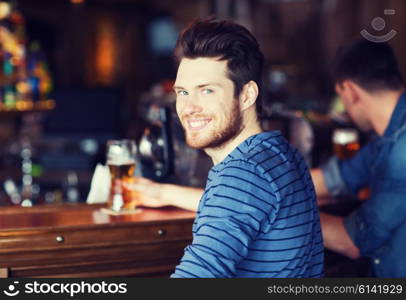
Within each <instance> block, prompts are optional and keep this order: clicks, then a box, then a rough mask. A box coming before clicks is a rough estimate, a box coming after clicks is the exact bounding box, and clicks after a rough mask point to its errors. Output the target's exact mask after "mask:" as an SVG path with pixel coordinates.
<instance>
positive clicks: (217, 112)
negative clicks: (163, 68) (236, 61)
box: [174, 58, 242, 149]
mask: <svg viewBox="0 0 406 300" xmlns="http://www.w3.org/2000/svg"><path fill="white" fill-rule="evenodd" d="M174 90H175V92H176V111H177V113H178V116H179V119H180V121H181V123H182V126H183V128H184V130H185V137H186V142H187V144H188V145H189V146H190V147H192V148H196V149H205V148H218V147H221V146H223V145H224V144H226V143H227V142H228V141H230V140H232V139H233V138H234V137H235V136H236V135H238V134H239V133H240V132H241V128H242V118H241V112H240V106H239V101H238V100H237V99H235V98H234V84H233V82H232V81H231V80H230V79H229V78H228V77H227V61H225V60H222V61H219V60H217V59H215V58H196V59H188V58H183V59H182V61H181V63H180V65H179V68H178V73H177V76H176V82H175V84H174Z"/></svg>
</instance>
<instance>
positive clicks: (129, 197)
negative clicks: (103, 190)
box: [107, 140, 137, 212]
mask: <svg viewBox="0 0 406 300" xmlns="http://www.w3.org/2000/svg"><path fill="white" fill-rule="evenodd" d="M136 152H137V151H136V146H135V143H134V141H132V140H109V141H108V142H107V166H108V167H109V170H110V175H111V188H110V197H109V202H108V206H109V208H110V209H112V210H114V211H116V212H119V211H128V210H135V208H136V207H135V205H136V197H135V195H133V193H131V191H127V190H124V189H123V187H122V183H123V182H126V181H127V182H132V181H133V179H134V178H133V176H134V171H135V155H136Z"/></svg>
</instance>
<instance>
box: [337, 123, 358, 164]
mask: <svg viewBox="0 0 406 300" xmlns="http://www.w3.org/2000/svg"><path fill="white" fill-rule="evenodd" d="M359 149H360V143H359V140H358V132H357V131H356V130H355V129H349V128H340V129H335V130H334V133H333V150H334V154H335V155H336V156H337V157H338V158H339V159H347V158H351V157H353V156H354V154H355V153H357V152H358V150H359Z"/></svg>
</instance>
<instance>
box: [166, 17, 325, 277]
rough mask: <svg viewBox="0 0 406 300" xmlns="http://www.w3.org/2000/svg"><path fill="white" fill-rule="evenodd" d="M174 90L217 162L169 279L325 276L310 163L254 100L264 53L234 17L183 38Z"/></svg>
mask: <svg viewBox="0 0 406 300" xmlns="http://www.w3.org/2000/svg"><path fill="white" fill-rule="evenodd" d="M175 55H176V57H177V59H178V62H179V68H178V73H177V76H176V82H175V85H174V90H175V92H176V95H177V97H176V109H177V113H178V116H179V118H180V120H181V123H182V126H183V128H184V131H185V136H186V141H187V143H188V145H189V146H191V147H193V148H197V149H204V151H205V152H206V153H207V154H208V155H209V156H210V157H211V158H212V160H213V162H214V166H213V167H212V169H211V170H210V172H209V176H208V180H207V184H206V188H205V191H204V194H203V196H202V197H201V199H200V202H199V205H198V209H197V216H196V220H195V222H194V225H193V242H192V244H191V245H189V246H188V247H186V249H185V254H184V256H183V258H182V259H181V262H180V264H179V265H178V266H177V267H176V270H175V273H174V274H173V275H172V277H223V278H224V277H320V276H322V275H323V243H322V238H321V232H320V223H319V214H318V209H317V205H316V200H315V193H314V188H313V184H312V181H311V178H310V174H309V171H308V169H307V167H306V165H305V163H304V161H303V159H302V157H301V156H300V154H299V153H298V152H297V150H294V149H293V148H291V147H290V145H289V144H288V143H287V142H286V140H285V139H284V138H283V137H282V136H281V134H280V133H279V132H262V130H261V127H260V125H259V121H258V115H257V110H256V106H257V103H258V95H259V82H260V78H261V71H262V64H263V55H262V53H261V52H260V49H259V45H258V43H257V41H256V40H255V38H254V37H253V36H252V34H251V33H250V32H249V31H248V30H247V29H245V28H244V27H242V26H240V25H238V24H236V23H233V22H230V21H216V20H206V21H197V22H194V23H193V24H191V25H190V26H189V27H188V28H186V29H185V30H184V31H183V33H182V34H181V36H180V37H179V40H178V43H177V47H176V50H175Z"/></svg>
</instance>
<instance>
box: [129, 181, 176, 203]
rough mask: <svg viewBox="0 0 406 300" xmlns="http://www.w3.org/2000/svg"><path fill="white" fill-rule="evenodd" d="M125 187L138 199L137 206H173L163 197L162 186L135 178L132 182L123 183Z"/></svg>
mask: <svg viewBox="0 0 406 300" xmlns="http://www.w3.org/2000/svg"><path fill="white" fill-rule="evenodd" d="M123 187H124V188H125V189H127V190H130V191H131V193H132V194H133V197H136V198H137V205H141V206H147V207H163V206H168V205H171V203H169V201H165V199H164V197H162V184H161V183H158V182H154V181H152V180H149V179H147V178H144V177H134V178H133V180H131V181H130V182H123Z"/></svg>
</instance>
